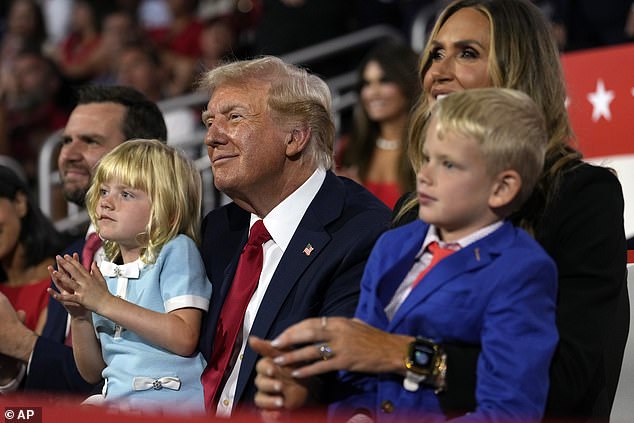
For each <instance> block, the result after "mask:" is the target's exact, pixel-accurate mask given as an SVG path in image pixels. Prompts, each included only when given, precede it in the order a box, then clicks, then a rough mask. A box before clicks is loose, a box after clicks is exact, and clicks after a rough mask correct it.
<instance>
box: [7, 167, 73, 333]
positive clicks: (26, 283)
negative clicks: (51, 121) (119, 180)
mask: <svg viewBox="0 0 634 423" xmlns="http://www.w3.org/2000/svg"><path fill="white" fill-rule="evenodd" d="M65 244H66V239H65V237H64V236H63V235H62V234H60V233H59V232H58V231H57V230H56V229H55V227H54V226H53V224H52V223H51V222H50V220H48V218H47V217H46V216H44V214H43V213H42V212H41V211H40V209H39V208H38V207H37V206H36V205H35V203H34V201H33V199H32V197H31V194H30V192H29V188H28V186H27V184H26V182H25V181H24V180H22V179H20V178H19V177H18V175H17V174H16V173H15V172H14V171H13V170H11V169H10V168H8V167H6V166H0V267H1V269H0V270H1V271H0V275H4V278H3V279H4V280H0V292H1V293H2V294H4V295H6V296H7V298H8V299H9V301H10V302H11V304H12V305H13V308H15V309H16V310H18V311H19V310H22V311H23V312H24V314H25V325H26V326H27V327H28V328H29V329H31V330H34V331H35V332H37V333H38V334H39V333H41V329H42V328H43V327H44V323H45V321H46V307H47V305H48V294H47V293H46V289H47V288H48V287H49V286H50V284H51V279H50V276H49V274H48V270H47V267H48V266H49V265H52V264H54V262H55V260H54V257H55V254H56V253H57V252H58V251H60V250H61V249H62V247H63V246H64V245H65Z"/></svg>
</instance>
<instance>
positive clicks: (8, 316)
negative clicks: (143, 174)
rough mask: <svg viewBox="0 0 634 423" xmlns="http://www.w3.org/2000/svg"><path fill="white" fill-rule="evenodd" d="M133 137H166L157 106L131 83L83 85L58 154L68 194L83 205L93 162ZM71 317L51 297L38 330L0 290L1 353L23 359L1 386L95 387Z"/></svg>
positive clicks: (76, 246) (79, 244)
mask: <svg viewBox="0 0 634 423" xmlns="http://www.w3.org/2000/svg"><path fill="white" fill-rule="evenodd" d="M130 138H157V139H161V140H166V139H167V129H166V127H165V122H164V120H163V115H162V114H161V111H160V110H159V108H158V106H157V105H156V104H155V103H153V102H151V101H149V100H147V99H146V98H145V97H144V96H143V95H142V94H141V93H139V92H138V91H136V90H134V89H132V88H128V87H122V86H110V87H101V86H86V87H84V88H82V89H81V90H80V91H79V99H78V104H77V106H76V107H75V109H73V112H72V113H71V115H70V117H69V119H68V122H67V124H66V127H65V129H64V131H63V134H62V147H61V150H60V153H59V157H58V167H59V171H60V177H61V179H62V185H63V191H64V196H65V198H66V199H67V200H68V201H70V202H73V203H75V204H77V205H79V206H83V205H84V197H85V195H86V191H87V190H88V188H89V186H90V179H91V176H92V171H93V168H94V166H95V164H96V163H97V162H98V161H99V159H101V157H102V156H104V155H105V154H106V153H108V152H109V151H110V150H112V149H113V148H114V147H116V146H117V145H119V144H121V143H122V142H124V141H125V140H127V139H130ZM90 233H94V229H93V228H89V229H88V233H87V234H86V237H83V238H82V239H79V240H77V241H76V242H74V243H73V244H72V245H70V246H69V247H68V249H66V251H64V254H66V253H67V254H72V253H73V252H78V253H81V251H82V249H83V247H84V244H85V242H86V238H87V237H88V235H89V234H90ZM0 295H1V294H0ZM67 322H68V313H67V312H66V310H65V309H64V307H63V306H62V305H61V303H59V302H57V301H50V302H49V304H48V312H47V320H46V325H45V327H44V330H43V331H42V334H41V336H39V335H38V334H36V333H35V332H33V331H31V330H29V329H28V328H27V327H26V326H24V325H23V324H22V322H21V321H20V318H19V317H18V315H17V313H16V311H15V310H13V308H12V307H11V304H9V302H8V300H7V299H6V297H4V296H0V354H5V355H7V356H9V357H13V358H14V359H16V360H18V361H19V362H20V363H21V366H19V371H18V373H17V374H15V373H13V374H5V373H2V372H1V371H0V385H3V386H0V392H3V391H4V392H6V391H10V390H15V389H17V388H18V387H19V386H20V384H21V382H22V380H23V379H24V378H25V377H26V379H25V380H24V388H25V389H26V390H37V391H46V392H53V391H61V392H75V393H81V392H89V391H91V390H93V389H94V387H93V386H92V385H90V384H88V383H87V382H86V381H84V380H83V378H82V377H81V376H80V375H79V372H78V370H77V367H76V365H75V360H74V358H73V351H72V348H71V347H70V346H67V345H66V344H67V342H65V341H66V338H67V335H68V324H67ZM27 365H28V374H27V372H26V368H27Z"/></svg>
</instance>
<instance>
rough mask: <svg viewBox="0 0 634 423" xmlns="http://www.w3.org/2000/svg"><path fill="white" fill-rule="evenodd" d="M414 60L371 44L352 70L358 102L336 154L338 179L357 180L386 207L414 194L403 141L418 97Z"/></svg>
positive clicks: (398, 48) (402, 50)
mask: <svg viewBox="0 0 634 423" xmlns="http://www.w3.org/2000/svg"><path fill="white" fill-rule="evenodd" d="M417 66H418V56H417V55H416V53H414V52H413V51H412V50H411V49H410V48H409V47H408V46H406V45H404V44H401V43H398V42H394V41H387V42H384V43H381V44H379V45H377V46H376V47H375V48H374V49H373V50H371V51H370V52H369V53H368V55H367V56H366V57H365V58H364V59H363V60H362V62H361V65H360V66H359V68H358V72H359V80H360V81H361V83H360V89H359V102H358V103H357V105H356V107H355V109H354V122H353V128H352V133H351V135H350V137H349V138H344V139H342V141H341V143H340V147H339V149H338V153H337V158H336V159H337V160H336V161H337V167H338V172H337V173H338V174H339V175H343V176H348V177H350V178H352V179H355V180H357V181H359V182H360V183H361V184H363V185H364V186H365V187H366V188H368V190H369V191H370V192H372V193H373V194H374V195H376V196H377V197H378V198H379V199H380V200H382V201H383V202H384V203H385V204H387V205H388V206H389V207H394V204H395V203H396V200H398V198H399V197H400V196H401V195H402V194H403V193H405V192H408V191H411V190H413V189H414V171H413V170H412V166H411V164H410V162H409V159H408V158H407V151H406V150H407V149H406V148H405V145H406V143H405V138H406V135H407V126H408V123H409V116H410V110H411V109H412V107H413V105H414V102H415V101H416V99H417V98H418V95H419V93H420V83H419V80H418V75H417V73H416V71H417Z"/></svg>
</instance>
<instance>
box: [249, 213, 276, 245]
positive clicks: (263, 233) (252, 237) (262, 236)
mask: <svg viewBox="0 0 634 423" xmlns="http://www.w3.org/2000/svg"><path fill="white" fill-rule="evenodd" d="M269 239H271V234H269V231H267V230H266V227H265V226H264V222H263V221H262V219H260V220H258V221H257V222H255V223H254V224H253V227H252V228H251V233H250V234H249V240H248V241H247V245H255V246H258V247H259V246H261V245H262V244H264V243H265V242H266V241H268V240H269Z"/></svg>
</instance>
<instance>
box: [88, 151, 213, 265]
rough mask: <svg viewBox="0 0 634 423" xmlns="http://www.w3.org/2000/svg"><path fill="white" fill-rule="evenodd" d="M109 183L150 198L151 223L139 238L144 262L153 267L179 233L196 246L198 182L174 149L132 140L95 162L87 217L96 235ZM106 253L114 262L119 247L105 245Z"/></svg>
mask: <svg viewBox="0 0 634 423" xmlns="http://www.w3.org/2000/svg"><path fill="white" fill-rule="evenodd" d="M113 181H116V182H117V183H120V184H123V185H127V186H130V187H131V188H134V189H138V190H141V191H143V192H145V193H147V195H148V197H149V200H150V218H149V220H148V223H147V227H146V230H145V232H143V233H140V234H138V239H139V242H140V243H141V245H142V246H143V248H142V249H141V260H142V261H143V262H144V263H148V264H149V263H154V262H155V261H156V258H157V257H158V255H159V253H160V252H161V249H162V248H163V246H164V245H165V244H166V243H167V242H168V241H169V240H171V239H173V238H174V237H176V235H178V234H185V235H187V236H189V237H190V238H192V239H193V240H194V241H195V242H196V243H198V239H199V235H198V233H199V224H200V213H201V199H202V183H201V180H200V174H199V173H198V171H197V170H196V168H195V167H194V164H193V163H192V161H191V160H190V159H188V158H186V157H185V156H183V155H182V154H181V153H180V152H179V151H178V150H176V149H174V148H173V147H170V146H168V145H166V144H164V143H162V142H161V141H159V140H146V139H135V140H130V141H126V142H124V143H122V144H120V145H119V146H117V147H116V148H114V149H113V150H112V151H110V152H109V153H108V154H106V155H105V156H104V157H103V158H102V159H101V160H100V161H99V164H98V165H97V169H96V171H95V175H94V177H93V181H92V184H91V186H90V189H89V190H88V193H87V194H86V207H87V209H88V214H89V216H90V220H91V222H92V224H93V225H94V226H95V228H96V229H97V232H99V222H98V221H97V216H96V211H97V207H98V205H99V201H100V188H101V185H102V184H104V183H105V184H108V183H112V182H113ZM104 250H105V252H106V257H107V258H108V260H112V261H115V260H116V259H118V258H119V256H120V254H121V252H120V249H119V246H118V245H117V244H116V243H115V242H112V241H108V240H106V241H104Z"/></svg>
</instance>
